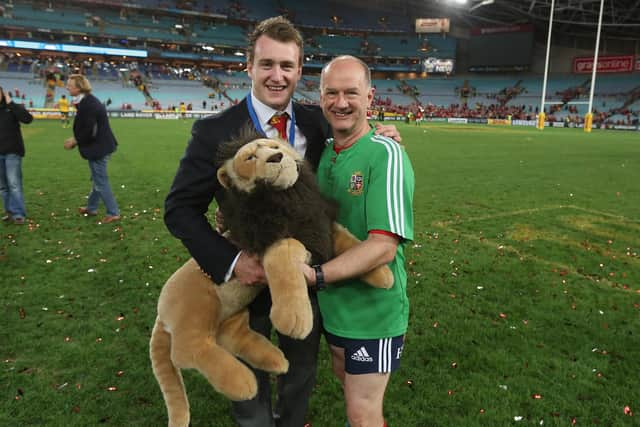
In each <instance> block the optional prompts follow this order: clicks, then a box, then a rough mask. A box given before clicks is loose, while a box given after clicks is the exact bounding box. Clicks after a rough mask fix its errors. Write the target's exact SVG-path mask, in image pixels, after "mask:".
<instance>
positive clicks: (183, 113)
mask: <svg viewBox="0 0 640 427" xmlns="http://www.w3.org/2000/svg"><path fill="white" fill-rule="evenodd" d="M180 116H181V117H182V118H183V119H186V118H187V106H186V105H185V104H184V102H181V103H180Z"/></svg>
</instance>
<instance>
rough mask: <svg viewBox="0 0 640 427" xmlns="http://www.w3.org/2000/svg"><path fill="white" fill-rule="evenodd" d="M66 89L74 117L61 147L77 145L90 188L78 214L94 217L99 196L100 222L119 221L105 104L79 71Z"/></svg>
mask: <svg viewBox="0 0 640 427" xmlns="http://www.w3.org/2000/svg"><path fill="white" fill-rule="evenodd" d="M67 90H68V91H69V95H71V96H72V97H73V99H72V102H73V104H74V105H75V106H76V110H77V113H76V117H75V119H74V120H73V136H72V137H71V138H68V139H67V140H66V141H65V142H64V148H65V149H67V150H71V149H73V148H74V147H76V146H78V150H79V151H80V155H81V156H82V158H84V159H86V160H88V161H89V169H90V170H91V181H92V183H93V184H92V187H91V192H90V193H89V198H88V200H87V206H86V207H81V208H79V209H78V212H80V214H82V215H85V216H95V215H97V214H98V204H99V203H100V199H102V201H103V202H104V205H105V208H106V210H107V215H106V216H105V217H104V218H102V222H103V223H110V222H114V221H118V220H120V210H119V209H118V203H117V202H116V199H115V197H114V196H113V192H112V191H111V185H110V184H109V176H108V175H107V162H108V161H109V158H110V157H111V153H113V152H114V151H116V147H117V145H118V142H117V141H116V138H115V137H114V136H113V132H112V131H111V126H109V118H108V117H107V110H106V108H105V106H104V105H103V104H102V103H101V102H100V101H99V100H98V98H96V97H95V96H93V95H92V94H91V84H90V83H89V80H87V78H86V77H85V76H83V75H81V74H72V75H70V76H69V79H68V81H67Z"/></svg>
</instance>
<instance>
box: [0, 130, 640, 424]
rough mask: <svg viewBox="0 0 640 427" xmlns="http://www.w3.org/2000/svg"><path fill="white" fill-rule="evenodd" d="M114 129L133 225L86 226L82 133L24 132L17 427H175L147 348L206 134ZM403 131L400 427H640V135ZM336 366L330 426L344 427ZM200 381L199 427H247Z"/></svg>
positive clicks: (391, 392)
mask: <svg viewBox="0 0 640 427" xmlns="http://www.w3.org/2000/svg"><path fill="white" fill-rule="evenodd" d="M112 126H113V128H114V132H115V134H116V135H117V137H118V139H119V141H120V147H119V150H118V152H117V153H116V154H115V155H114V156H113V158H112V161H111V162H110V164H109V168H110V177H111V183H112V186H113V187H114V192H115V194H116V198H117V199H118V202H119V203H120V207H121V210H122V215H123V220H122V221H121V222H120V223H118V224H116V225H113V224H110V225H102V224H96V221H95V220H94V219H90V218H84V217H81V216H79V215H78V214H77V212H76V209H77V207H78V206H83V205H84V202H85V196H86V193H87V192H88V190H89V187H90V181H89V171H88V166H87V163H86V162H85V161H83V160H82V159H81V158H80V156H79V155H78V153H77V152H75V151H74V152H67V151H65V150H63V148H62V142H63V140H64V138H66V137H68V136H70V133H71V132H70V130H69V129H61V127H60V124H59V123H57V122H35V123H33V124H31V125H29V126H25V127H23V133H24V136H25V139H26V145H27V156H26V157H25V159H24V163H23V169H24V175H25V177H24V185H25V198H26V203H27V210H28V214H29V224H28V225H24V226H16V225H11V224H0V237H1V239H0V278H1V279H0V280H1V285H0V295H2V299H1V301H2V312H1V313H2V318H4V319H5V321H6V322H7V323H6V324H5V325H4V327H3V328H2V329H1V330H0V356H1V358H2V371H1V373H0V397H1V400H0V425H1V426H32V425H47V426H70V425H74V426H90V425H102V424H106V425H114V426H160V425H166V412H165V408H164V403H163V400H162V396H161V394H160V391H159V389H158V387H157V384H156V382H155V378H154V377H153V374H152V372H151V368H150V365H149V361H148V339H149V335H150V328H151V327H152V325H153V321H154V318H155V310H156V306H155V305H156V300H157V297H158V295H159V291H160V289H161V287H162V284H163V283H164V281H165V280H166V279H167V278H168V277H169V275H170V274H171V273H172V272H173V271H174V270H175V269H176V268H177V267H178V266H179V265H181V264H182V263H183V262H184V261H185V260H186V259H187V257H188V255H187V253H186V251H185V249H184V248H183V246H182V245H181V243H180V242H179V241H177V240H176V239H174V238H173V237H172V236H170V234H169V233H168V231H167V230H166V228H165V227H164V223H163V221H162V214H163V201H164V197H165V195H166V193H167V191H168V189H169V186H170V184H171V180H172V178H173V175H174V173H175V171H176V167H177V164H178V160H179V158H180V156H181V155H182V152H183V150H184V148H185V144H186V140H187V137H188V135H189V129H190V126H191V122H184V121H144V120H113V121H112ZM400 126H401V128H400V129H401V132H402V135H403V139H404V144H405V146H406V149H407V151H408V152H409V154H410V157H411V159H412V162H413V166H414V170H415V174H416V193H415V212H416V214H415V230H416V239H415V241H414V242H413V243H412V244H411V245H410V248H409V250H408V256H407V258H408V260H409V265H408V266H407V267H408V269H409V271H410V279H409V280H410V282H409V286H408V289H409V293H410V299H411V302H412V308H411V318H410V327H409V332H408V333H407V340H406V341H407V345H406V347H405V351H404V353H403V361H402V367H401V369H400V371H398V372H397V373H396V374H394V375H393V376H392V379H391V382H390V385H389V388H388V391H387V396H386V407H385V414H386V417H387V420H388V422H389V426H390V427H407V426H412V427H413V426H419V427H423V426H509V425H545V426H547V425H553V426H556V425H557V426H571V425H574V424H575V425H604V426H632V425H638V424H639V422H638V419H639V417H640V387H639V386H638V384H639V383H638V375H639V372H640V256H639V254H640V133H638V132H635V133H632V132H613V131H610V132H603V131H594V132H593V133H591V134H585V133H583V132H582V131H580V130H570V129H546V130H544V131H542V132H540V131H537V130H535V129H530V128H515V127H510V128H498V127H488V126H472V125H467V126H452V125H444V124H443V125H424V126H423V127H420V128H418V127H415V126H405V125H400ZM100 213H103V210H102V209H101V212H100ZM328 359H329V358H328V352H327V350H326V348H324V347H323V350H322V354H321V360H322V363H321V367H320V372H319V376H318V385H317V389H316V392H315V393H314V395H313V397H312V400H311V409H310V412H309V421H310V422H311V423H312V424H313V426H314V427H325V426H327V427H334V426H336V427H342V426H344V423H345V417H344V406H343V403H342V396H341V391H340V389H339V387H338V384H337V382H336V381H335V380H334V379H333V377H332V375H331V373H330V369H329V363H328ZM185 382H186V386H187V390H188V394H189V397H190V402H191V412H192V425H193V426H223V427H224V426H231V425H233V423H232V421H231V418H230V416H229V404H228V402H227V401H226V400H225V399H223V398H222V397H221V396H219V395H218V394H216V393H215V392H214V391H213V389H212V388H211V387H210V386H209V384H208V383H207V382H206V381H205V380H204V379H203V378H202V377H201V376H200V375H199V374H197V373H194V372H187V373H186V375H185Z"/></svg>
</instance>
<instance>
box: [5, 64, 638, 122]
mask: <svg viewBox="0 0 640 427" xmlns="http://www.w3.org/2000/svg"><path fill="white" fill-rule="evenodd" d="M11 64H13V65H14V66H17V68H15V67H14V68H15V69H17V70H20V71H23V72H29V73H31V74H32V76H33V78H34V79H41V80H43V81H49V82H53V83H52V84H57V85H58V86H59V85H60V84H62V81H63V80H64V78H65V77H64V76H66V75H68V74H69V73H71V72H81V73H84V74H87V75H89V76H92V77H93V78H96V79H98V80H99V79H100V78H103V79H105V80H109V79H111V80H118V79H119V80H120V81H121V82H122V83H123V85H130V86H132V87H136V88H138V89H139V90H140V91H141V92H142V93H143V94H144V95H145V98H147V100H146V102H145V106H146V107H148V108H151V109H155V110H177V109H178V106H177V104H168V105H164V106H163V105H161V104H160V103H159V102H158V101H157V100H155V99H154V97H153V91H154V90H155V88H154V83H153V79H172V80H191V81H202V83H203V85H204V86H205V87H206V88H210V89H211V92H210V93H209V94H208V98H209V99H211V103H210V104H209V105H208V106H207V107H209V108H210V110H211V111H219V110H222V109H224V108H225V106H228V105H231V104H234V103H237V102H238V98H237V97H229V96H228V92H229V91H234V90H235V91H241V92H242V91H248V90H249V87H250V85H249V82H248V81H246V80H242V79H237V78H230V79H226V77H225V72H223V71H218V70H215V71H214V70H212V69H208V68H202V67H201V66H198V65H194V66H190V67H183V66H173V65H171V64H167V63H164V64H158V63H154V62H148V61H104V60H99V59H96V60H89V59H82V60H78V59H74V58H69V57H62V56H58V57H55V56H46V55H45V56H38V55H32V56H21V55H15V54H1V53H0V71H2V70H7V69H8V68H9V66H10V65H11ZM56 82H57V83H56ZM300 86H301V87H300V89H302V90H304V91H307V92H311V93H312V92H317V91H318V80H317V79H314V78H303V79H302V81H301V85H300ZM463 89H464V91H463ZM13 92H14V97H15V98H16V99H20V100H22V101H23V103H25V104H27V105H28V106H29V107H34V103H33V98H32V97H30V96H29V95H28V94H25V93H24V91H22V92H21V91H19V90H18V91H17V92H16V91H15V90H14V91H13ZM587 92H588V88H585V87H584V85H579V86H575V87H569V88H567V89H566V90H563V91H557V92H556V95H557V96H558V97H560V98H561V99H562V102H559V103H558V104H554V105H550V106H548V107H547V109H546V110H547V111H545V112H546V113H547V118H548V120H550V121H564V122H567V123H575V124H581V123H583V122H584V114H583V113H581V112H580V111H579V109H578V107H576V106H575V105H572V104H569V103H568V102H570V100H572V99H576V98H578V99H580V98H583V97H584V96H585V95H586V93H587ZM394 93H395V94H401V95H405V96H407V97H408V98H407V99H409V100H411V102H407V103H406V104H398V103H396V102H394V99H393V98H392V96H390V95H393V94H394ZM526 93H527V90H526V89H525V88H523V87H521V86H518V85H515V86H510V87H505V88H503V89H502V90H500V91H497V92H492V93H476V88H475V87H472V86H468V85H467V86H463V87H456V88H455V90H454V93H452V94H451V98H452V100H455V99H459V100H461V101H464V99H465V96H464V95H467V96H476V95H478V96H484V97H486V98H487V99H495V100H496V102H495V103H483V102H478V103H474V104H468V103H466V102H460V103H455V102H454V103H451V104H449V105H433V104H430V103H428V102H427V103H426V105H423V104H421V103H419V102H417V101H414V100H415V99H416V96H419V95H420V92H419V90H418V89H417V87H416V86H414V85H412V84H410V83H407V81H404V80H400V81H398V82H397V84H396V85H395V87H393V88H392V87H387V88H386V93H385V92H382V91H381V93H380V94H378V95H377V96H376V97H375V98H374V101H373V105H372V108H373V109H375V110H376V111H384V112H387V113H392V114H399V115H405V114H407V113H408V112H411V113H413V114H415V113H416V112H417V111H422V112H423V114H424V116H425V118H427V119H428V118H430V117H442V118H449V117H464V118H496V119H506V118H508V117H511V118H512V119H514V120H535V118H536V116H537V113H538V107H537V106H532V105H529V103H527V104H525V105H520V106H518V105H507V103H508V101H510V100H512V99H517V97H518V96H520V95H523V94H526ZM607 97H608V98H611V99H620V98H622V97H624V99H627V100H628V104H631V107H628V108H626V107H625V108H620V107H619V105H620V103H619V102H618V103H614V104H615V105H617V106H611V107H609V108H607V105H606V100H605V99H607ZM634 97H635V98H634ZM427 99H428V96H427ZM601 99H603V100H602V101H601V104H598V107H600V108H594V117H593V121H594V123H595V124H599V123H609V124H618V125H620V124H623V125H635V124H637V123H638V117H639V116H640V111H639V110H638V109H637V108H635V107H634V105H635V104H634V101H636V100H638V99H640V88H636V89H635V90H634V91H632V92H631V93H629V92H625V93H622V92H612V93H609V94H606V97H603V98H601ZM565 100H566V101H565ZM300 101H301V102H303V103H314V102H317V101H315V100H314V99H311V98H308V97H306V96H304V95H303V96H300ZM117 107H119V108H122V109H132V108H133V106H132V105H131V104H130V103H123V104H122V105H119V106H117ZM192 109H193V105H192V104H191V103H189V104H187V110H192ZM205 109H206V107H205Z"/></svg>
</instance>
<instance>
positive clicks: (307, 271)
mask: <svg viewBox="0 0 640 427" xmlns="http://www.w3.org/2000/svg"><path fill="white" fill-rule="evenodd" d="M300 270H302V274H303V275H304V279H305V280H306V281H307V286H315V285H316V271H315V270H314V269H313V267H311V266H310V265H309V264H305V263H300Z"/></svg>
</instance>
